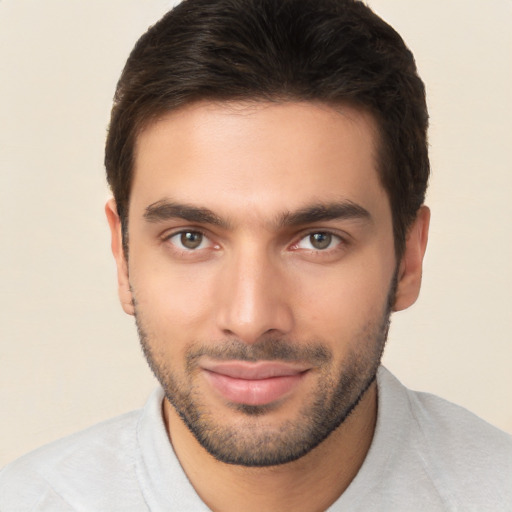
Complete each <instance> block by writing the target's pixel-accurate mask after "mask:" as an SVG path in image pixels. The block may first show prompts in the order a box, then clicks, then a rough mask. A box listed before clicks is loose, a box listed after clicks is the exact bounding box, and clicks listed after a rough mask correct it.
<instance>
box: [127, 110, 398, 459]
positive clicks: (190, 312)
mask: <svg viewBox="0 0 512 512" xmlns="http://www.w3.org/2000/svg"><path fill="white" fill-rule="evenodd" d="M375 146H376V136H375V127H374V124H373V122H372V119H371V118H370V117H369V116H368V115H365V114H363V113H361V112H359V111H357V110H355V109H352V108H348V107H343V108H341V107H340V108H339V109H338V110H337V111H335V110H333V109H331V108H329V107H327V106H324V105H318V104H312V103H284V104H270V103H262V104H233V103H231V104H226V103H220V104H214V103H198V104H195V105H192V106H188V107H186V108H184V109H182V110H180V111H176V112H174V113H171V114H169V115H168V116H167V117H164V118H162V119H161V120H159V121H157V122H155V123H154V124H152V125H150V126H149V127H148V128H147V129H146V130H145V131H144V132H143V133H142V134H141V135H140V137H139V139H138V143H137V147H136V162H135V174H134V182H133V188H132V192H131V200H130V213H129V224H128V226H129V227H128V233H129V261H128V270H127V271H124V270H123V269H122V268H121V269H120V274H121V275H120V281H121V282H123V280H124V281H125V282H124V285H125V286H128V284H129V286H130V290H131V294H132V297H133V308H134V310H132V305H130V304H129V303H127V304H125V309H126V310H127V311H128V312H130V313H132V312H133V313H135V315H136V319H137V325H138V328H139V333H140V336H141V341H142V344H143V347H144V351H145V353H146V356H147V358H148V361H149V363H150V365H151V367H152V369H153V371H154V372H155V374H156V376H157V378H158V379H159V380H160V382H161V384H162V386H163V388H164V390H165V392H166V396H167V398H168V400H169V402H170V403H171V404H172V405H173V406H174V408H175V409H176V411H177V412H178V414H179V415H180V416H181V417H182V419H183V420H184V421H185V423H186V424H187V425H188V427H189V429H190V430H191V431H192V433H193V434H194V435H195V437H196V438H197V439H198V440H199V442H200V443H201V444H202V445H203V446H204V447H205V448H206V449H207V450H208V451H209V452H210V453H211V454H212V455H214V456H215V457H217V458H218V459H219V460H223V461H225V462H229V463H235V464H242V465H253V466H254V465H256V466H258V465H271V464H279V463H284V462H287V461H290V460H294V459H296V458H298V457H300V456H302V455H303V454H305V453H307V452H308V451H309V450H311V449H312V448H313V447H314V446H315V445H317V444H318V443H319V442H320V441H322V440H323V439H324V438H325V437H326V436H328V435H329V433H330V432H332V431H333V430H334V429H335V428H336V427H337V426H338V425H339V424H340V423H342V422H343V420H344V419H345V417H346V416H347V415H348V414H349V413H350V411H351V410H352V409H353V407H354V406H355V405H356V404H357V403H358V401H359V399H360V398H361V397H362V395H363V394H364V392H365V390H366V389H367V388H368V386H369V385H370V384H371V383H372V381H373V379H374V377H375V372H376V370H377V367H378V365H379V361H380V357H381V353H382V349H383V347H384V343H385V338H386V334H387V327H388V320H389V313H390V308H391V305H392V301H393V297H394V288H395V287H394V285H395V284H396V279H395V278H396V276H397V262H396V260H395V254H394V243H393V230H392V220H391V211H390V206H389V202H388V198H387V195H386V193H385V191H384V190H383V188H382V186H381V185H380V182H379V179H378V175H377V171H376V161H375V155H376V147H375ZM118 263H119V260H118ZM120 267H122V264H120ZM125 292H126V290H125Z"/></svg>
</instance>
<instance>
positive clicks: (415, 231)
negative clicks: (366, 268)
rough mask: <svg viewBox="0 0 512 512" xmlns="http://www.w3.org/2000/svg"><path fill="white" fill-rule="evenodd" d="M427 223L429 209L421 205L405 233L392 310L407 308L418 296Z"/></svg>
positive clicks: (428, 221) (425, 244)
mask: <svg viewBox="0 0 512 512" xmlns="http://www.w3.org/2000/svg"><path fill="white" fill-rule="evenodd" d="M429 224H430V210H429V209H428V207H426V206H422V207H421V208H420V209H419V211H418V215H417V216H416V220H415V221H414V222H413V224H412V226H411V227H410V228H409V231H408V233H407V238H406V241H405V250H404V254H403V256H402V259H401V261H400V266H399V269H398V286H397V291H396V297H395V304H394V306H393V311H401V310H403V309H407V308H408V307H409V306H412V305H413V304H414V303H415V302H416V299H417V298H418V295H419V293H420V287H421V274H422V268H423V256H424V255H425V249H426V248H427V240H428V227H429Z"/></svg>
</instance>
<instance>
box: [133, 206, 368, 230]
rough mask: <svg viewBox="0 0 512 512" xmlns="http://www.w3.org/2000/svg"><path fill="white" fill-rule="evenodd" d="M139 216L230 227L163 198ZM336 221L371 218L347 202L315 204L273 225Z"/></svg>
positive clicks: (211, 214)
mask: <svg viewBox="0 0 512 512" xmlns="http://www.w3.org/2000/svg"><path fill="white" fill-rule="evenodd" d="M143 217H144V219H145V220H146V221H147V222H151V223H158V222H164V221H166V220H170V219H182V220H185V221H187V222H194V223H198V224H212V225H215V226H219V227H222V228H224V229H228V228H229V227H230V223H229V222H228V221H227V220H225V219H222V218H221V217H219V216H218V215H217V214H216V213H214V212H213V211H212V210H210V209H208V208H203V207H198V206H192V205H188V204H183V203H176V202H173V201H169V200H167V199H162V200H160V201H157V202H155V203H153V204H150V205H149V206H148V207H147V208H146V210H145V212H144V215H143ZM337 219H354V220H363V221H371V220H372V216H371V215H370V212H368V210H366V209H365V208H363V207H362V206H360V205H358V204H356V203H354V202H352V201H349V200H342V201H337V202H333V203H315V204H312V205H309V206H305V207H304V208H300V209H299V210H296V211H293V212H284V213H282V214H281V215H279V217H278V220H277V226H278V227H296V226H301V225H305V224H313V223H315V222H322V221H329V220H337Z"/></svg>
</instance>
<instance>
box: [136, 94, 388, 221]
mask: <svg viewBox="0 0 512 512" xmlns="http://www.w3.org/2000/svg"><path fill="white" fill-rule="evenodd" d="M377 141H378V136H377V129H376V123H375V122H374V120H373V118H372V117H371V116H370V115H369V114H366V113H365V112H362V111H360V110H357V109H355V108H352V107H348V106H339V107H337V108H336V109H334V108H332V107H330V106H326V105H324V104H316V103H309V102H289V103H266V102H263V103H233V102H229V103H209V102H201V103H197V104H193V105H190V106H187V107H185V108H183V109H180V110H178V111H174V112H172V113H170V114H168V115H166V116H164V117H162V118H161V119H159V120H158V121H156V122H154V123H152V124H150V125H149V126H148V127H147V128H146V129H145V130H144V131H143V132H142V133H141V134H140V136H139V138H138V140H137V144H136V148H135V166H134V179H133V185H132V195H131V202H130V211H134V210H133V209H134V208H135V209H136V210H137V209H138V210H139V211H140V209H141V208H146V207H147V206H148V205H150V204H153V203H155V202H157V201H160V200H163V199H169V198H170V199H172V200H177V201H180V202H186V203H191V204H200V205H201V206H206V207H208V208H210V209H212V210H214V211H216V212H218V213H219V214H222V213H223V212H224V211H225V212H226V215H227V214H229V215H232V213H233V211H230V210H237V209H238V210H237V211H244V212H246V213H247V212H251V214H256V213H258V212H260V213H262V214H263V213H264V212H267V213H268V214H270V213H271V212H278V211H279V209H287V210H293V209H296V208H300V207H301V206H303V205H304V204H307V203H311V202H326V201H331V200H333V201H334V200H340V199H346V200H351V201H354V202H356V203H359V204H362V206H364V207H366V208H368V207H369V206H370V207H372V205H373V204H374V203H375V205H374V206H375V207H377V206H378V205H379V203H384V204H383V206H384V207H385V206H386V205H387V196H386V194H385V193H384V190H383V189H382V187H381V184H380V180H379V177H378V173H377V164H376V154H377Z"/></svg>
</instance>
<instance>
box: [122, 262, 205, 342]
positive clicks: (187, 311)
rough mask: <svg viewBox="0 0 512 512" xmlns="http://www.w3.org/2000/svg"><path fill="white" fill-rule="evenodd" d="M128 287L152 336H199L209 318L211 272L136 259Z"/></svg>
mask: <svg viewBox="0 0 512 512" xmlns="http://www.w3.org/2000/svg"><path fill="white" fill-rule="evenodd" d="M131 267H132V268H133V269H134V270H133V272H131V273H130V284H131V286H132V289H133V292H134V297H135V300H136V305H137V310H138V312H139V313H140V314H141V315H143V317H144V322H145V324H148V326H149V327H150V328H151V330H152V331H153V332H154V333H155V334H165V333H175V335H176V336H183V335H186V336H187V337H189V338H194V337H200V336H201V332H200V331H201V329H202V328H203V327H204V326H205V325H206V323H207V319H208V318H209V317H210V316H211V306H212V304H213V303H214V296H215V286H214V280H213V276H212V272H211V269H207V268H205V267H204V266H201V265H181V266H174V267H173V266H171V265H166V264H165V263H164V264H162V263H161V262H158V261H151V260H149V261H146V262H144V264H142V261H141V260H139V261H137V260H135V258H134V261H133V265H131Z"/></svg>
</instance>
